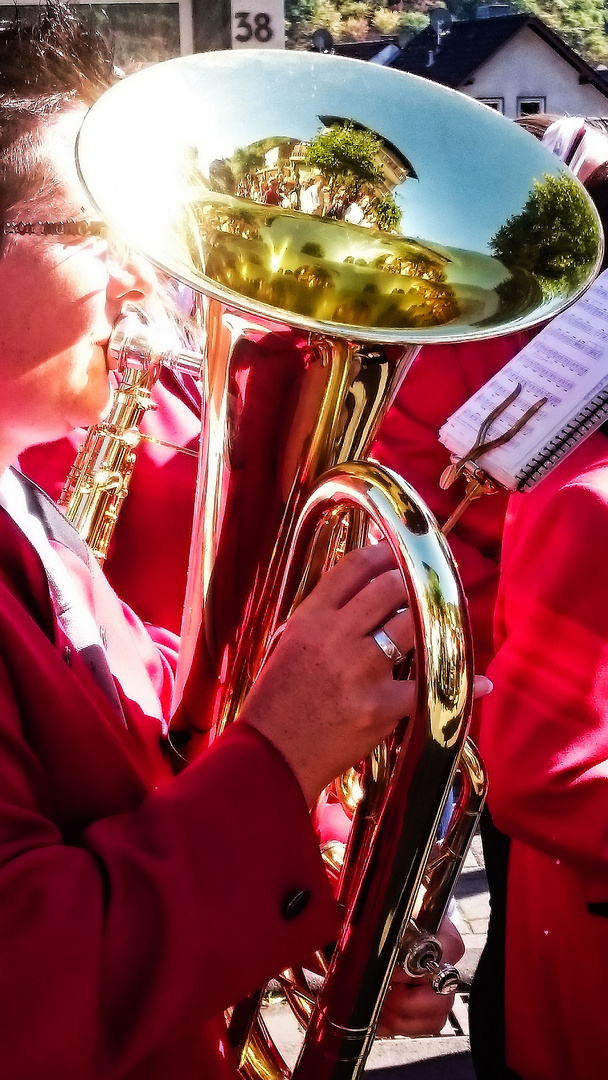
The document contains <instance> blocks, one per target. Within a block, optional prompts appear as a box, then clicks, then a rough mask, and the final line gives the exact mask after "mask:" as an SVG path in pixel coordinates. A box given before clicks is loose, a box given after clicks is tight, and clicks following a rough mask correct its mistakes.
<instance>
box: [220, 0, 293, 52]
mask: <svg viewBox="0 0 608 1080" xmlns="http://www.w3.org/2000/svg"><path fill="white" fill-rule="evenodd" d="M231 5H232V48H233V49H284V48H285V11H284V3H283V0H257V2H256V0H253V3H248V2H247V0H231Z"/></svg>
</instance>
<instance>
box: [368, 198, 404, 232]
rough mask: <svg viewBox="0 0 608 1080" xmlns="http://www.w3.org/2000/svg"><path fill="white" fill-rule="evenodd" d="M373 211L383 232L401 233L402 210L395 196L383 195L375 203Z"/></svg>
mask: <svg viewBox="0 0 608 1080" xmlns="http://www.w3.org/2000/svg"><path fill="white" fill-rule="evenodd" d="M373 210H374V214H375V217H376V225H377V226H378V228H379V229H382V230H383V232H399V227H400V225H401V210H400V209H399V207H398V206H397V203H396V202H395V197H394V195H382V196H381V197H380V198H379V199H377V200H376V202H375V203H374V206H373Z"/></svg>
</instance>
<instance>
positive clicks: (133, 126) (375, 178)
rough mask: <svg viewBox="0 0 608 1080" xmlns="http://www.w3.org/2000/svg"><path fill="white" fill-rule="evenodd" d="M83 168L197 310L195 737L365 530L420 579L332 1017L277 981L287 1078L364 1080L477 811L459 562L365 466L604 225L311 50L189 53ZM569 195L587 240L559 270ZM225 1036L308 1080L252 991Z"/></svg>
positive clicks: (435, 96) (596, 243) (125, 104)
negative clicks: (407, 716)
mask: <svg viewBox="0 0 608 1080" xmlns="http://www.w3.org/2000/svg"><path fill="white" fill-rule="evenodd" d="M78 167H79V170H80V174H81V177H82V179H83V182H84V184H85V187H86V188H87V190H88V193H89V196H90V198H91V200H92V202H93V204H94V205H95V206H96V207H97V209H98V210H99V212H100V213H101V215H102V216H103V217H104V218H105V220H106V221H107V222H108V224H109V225H110V226H111V228H112V229H114V230H115V231H116V233H117V234H118V235H119V236H120V237H121V239H122V240H124V241H126V242H127V243H128V244H129V245H130V246H131V247H132V248H133V249H135V250H136V251H138V252H140V253H141V254H143V255H145V256H146V257H147V258H148V259H150V260H151V261H152V262H153V263H154V264H156V265H157V266H158V267H159V268H161V269H162V270H163V271H164V272H165V273H168V274H170V275H172V276H173V277H175V278H177V279H178V280H179V281H181V282H183V283H185V284H186V285H188V286H189V287H190V288H191V289H193V290H195V292H196V294H197V302H196V312H195V317H196V320H197V322H198V326H199V331H200V335H201V351H202V352H203V353H204V356H205V362H204V365H203V371H202V380H203V398H204V402H205V409H204V417H203V437H202V440H201V442H202V452H201V457H200V466H199V485H198V487H199V494H198V497H197V507H196V511H195V522H194V528H193V541H192V550H191V570H190V576H189V584H188V592H187V598H186V609H185V614H184V623H183V634H182V652H181V656H180V669H179V673H178V692H177V698H176V710H177V712H176V716H177V718H178V719H179V720H180V721H182V722H184V723H185V724H189V725H190V726H191V727H192V728H193V729H195V730H203V731H204V732H205V733H207V737H208V738H209V739H213V738H215V737H217V735H218V734H219V733H221V731H222V730H223V729H224V728H225V726H226V724H228V723H230V722H231V721H232V720H233V719H234V718H235V717H236V716H237V715H238V712H239V708H240V706H241V703H242V701H243V699H244V697H245V695H246V694H247V692H248V690H249V688H250V686H251V685H252V682H253V681H254V680H255V678H256V677H257V675H258V674H259V672H260V669H261V667H262V666H263V664H264V662H265V660H266V658H267V656H268V654H269V651H270V650H271V649H272V648H273V645H274V643H275V642H276V640H277V637H278V635H280V633H281V628H282V626H283V624H284V622H285V620H286V619H287V618H288V616H289V614H290V612H291V611H292V610H293V609H294V607H295V606H296V605H297V604H298V603H299V602H300V601H301V599H302V598H303V597H304V596H305V595H306V594H307V592H308V591H309V590H310V589H311V588H312V587H313V586H314V584H315V582H316V581H317V580H318V578H319V576H320V575H321V574H322V573H323V572H324V571H325V570H326V569H327V567H328V566H330V565H331V564H332V563H333V562H334V561H335V560H336V559H337V558H339V557H340V555H341V554H342V553H343V552H345V551H347V550H349V549H350V548H352V547H354V546H357V545H360V544H363V543H365V542H366V540H367V538H368V534H369V530H370V523H371V524H373V526H374V527H375V528H377V529H379V530H380V532H381V533H382V534H383V535H384V536H385V537H386V539H387V540H388V542H389V544H390V546H391V548H392V550H393V551H394V553H395V555H396V557H397V559H398V562H399V565H400V567H401V569H402V572H403V574H404V577H405V581H406V584H407V587H408V592H409V595H410V601H411V605H412V609H413V614H414V622H415V639H416V653H415V665H416V667H415V675H416V680H417V693H418V707H417V711H416V715H415V716H414V717H412V718H411V720H410V721H409V723H407V724H405V722H404V723H403V724H402V725H401V730H399V731H398V732H397V733H396V734H395V736H393V738H391V739H390V740H388V742H387V743H386V744H385V745H384V746H382V747H380V748H378V750H377V752H376V753H375V754H374V755H373V757H372V758H371V759H370V760H369V761H368V762H366V763H365V765H364V766H363V767H362V771H360V772H357V773H355V774H354V775H353V776H351V777H350V778H343V781H342V782H341V784H340V785H339V786H340V789H341V797H342V799H343V802H344V804H345V805H346V806H349V805H351V806H354V805H355V804H356V809H355V810H354V815H353V824H352V828H351V833H350V838H349V842H348V845H347V852H346V856H345V859H344V862H343V864H342V865H341V868H340V866H339V863H340V862H341V860H340V859H338V860H337V863H336V860H335V859H334V856H335V852H334V851H332V852H328V853H327V856H328V862H332V861H333V863H334V864H335V873H336V875H339V884H338V885H337V888H338V895H339V899H340V902H341V904H342V906H343V908H344V912H345V915H344V923H343V929H342V933H341V936H340V940H339V941H338V943H337V945H336V947H335V948H334V950H333V953H332V954H331V955H330V956H326V955H322V956H319V958H318V962H319V965H320V966H321V967H322V969H323V970H324V971H325V973H326V975H325V979H324V982H323V985H322V987H321V990H320V991H319V994H318V997H317V998H316V1000H314V997H313V995H312V994H311V988H310V980H309V979H308V977H307V976H306V973H304V972H302V971H297V972H289V973H282V974H281V975H280V981H281V984H282V985H283V986H284V987H285V990H286V994H287V996H288V998H289V1000H290V1001H291V1002H292V1003H293V1005H294V1007H295V1010H296V1013H297V1015H298V1016H299V1018H301V1019H308V1021H309V1023H308V1032H307V1036H306V1038H305V1042H304V1046H303V1049H302V1053H301V1055H300V1058H299V1061H298V1063H297V1065H296V1066H295V1068H294V1070H293V1073H292V1074H291V1075H292V1076H293V1078H294V1080H295V1078H297V1080H329V1078H330V1077H331V1078H332V1080H352V1078H354V1077H357V1076H359V1075H360V1073H361V1071H362V1069H363V1066H364V1063H365V1059H366V1057H367V1054H368V1052H369V1048H370V1046H371V1043H372V1040H373V1037H374V1032H375V1028H376V1024H377V1020H378V1016H379V1012H380V1008H381V1005H382V1001H383V998H384V994H385V992H386V989H387V987H388V984H389V982H390V978H391V974H392V971H393V968H394V965H395V963H396V962H397V960H398V958H401V959H402V960H403V959H404V960H405V962H406V963H407V965H408V967H409V970H411V971H413V972H417V973H419V972H423V971H429V972H431V973H432V974H433V978H434V981H435V985H436V988H437V989H438V990H439V991H440V992H441V991H442V990H446V989H447V991H448V992H449V990H450V989H453V986H454V978H455V976H454V973H453V971H446V970H444V969H443V968H442V965H441V957H440V951H438V948H437V942H436V940H435V938H434V936H433V935H434V933H435V931H436V930H437V928H438V926H439V923H440V921H441V918H442V917H443V914H444V912H445V908H446V906H447V903H448V900H449V896H450V892H451V890H452V888H453V884H454V881H455V877H456V875H457V872H458V868H459V865H460V862H461V860H462V858H463V857H464V854H465V852H466V847H467V844H468V840H469V837H470V834H471V831H472V827H474V824H475V821H476V815H477V813H478V812H479V809H480V806H481V803H482V801H483V794H484V778H483V770H482V768H481V766H480V764H479V761H478V759H477V758H476V755H475V752H474V749H473V748H472V747H471V746H470V744H468V743H467V740H466V736H467V728H468V721H469V714H470V707H471V697H472V692H471V683H472V647H471V640H470V630H469V625H468V618H467V611H466V602H465V598H464V595H463V592H462V587H461V584H460V581H459V577H458V573H457V570H456V567H455V565H454V561H453V558H452V556H451V554H450V551H449V549H448V547H447V545H446V543H445V541H444V539H443V537H442V535H441V532H440V530H439V529H438V527H437V525H436V523H435V522H434V520H433V518H432V516H431V515H430V513H429V512H428V510H427V509H426V508H425V506H424V505H423V504H422V503H421V501H420V499H418V498H417V496H416V495H415V493H414V492H413V491H412V489H411V488H410V487H409V485H407V484H406V483H404V482H403V481H402V480H401V479H400V478H399V477H397V476H396V475H395V474H394V473H391V472H390V471H389V470H387V469H382V468H380V467H379V466H377V465H375V464H373V463H371V462H366V461H365V460H364V459H365V455H366V453H367V451H368V448H369V446H370V444H371V442H372V440H373V437H374V434H375V432H376V430H377V427H378V424H379V422H380V419H381V417H382V414H383V412H384V411H385V410H386V408H387V407H388V405H389V404H390V402H391V400H392V398H393V397H394V395H395V393H396V391H397V389H398V388H399V385H400V383H401V381H402V379H403V377H404V375H405V373H406V371H407V367H408V365H409V364H410V363H411V361H412V359H413V358H414V356H415V354H416V352H417V351H418V349H419V348H420V346H421V345H422V344H424V343H425V342H457V341H463V340H475V339H485V338H490V337H494V336H496V335H498V334H503V333H507V332H510V331H512V330H517V329H523V328H525V327H529V326H532V325H533V324H535V323H537V322H539V321H541V320H543V319H547V318H549V317H551V316H552V315H554V314H555V313H557V312H558V311H559V310H561V309H562V308H563V307H564V306H566V305H567V304H568V303H570V302H571V301H572V300H574V299H575V298H576V297H577V296H578V295H579V294H580V293H581V292H582V291H583V290H584V289H585V288H586V286H587V285H588V284H589V282H590V281H591V279H592V277H593V276H594V273H595V272H596V270H597V268H598V266H599V262H600V257H601V252H600V248H601V240H600V228H599V222H598V218H597V214H596V213H595V210H594V208H593V206H592V204H591V203H590V201H589V200H588V198H587V196H586V195H585V193H584V190H583V189H582V187H581V186H580V185H579V184H578V182H577V181H576V180H575V179H574V178H573V177H572V176H571V175H570V174H569V173H568V171H567V170H566V169H565V168H564V167H563V166H562V165H561V163H560V162H558V161H557V159H555V158H554V157H553V156H552V155H551V154H550V153H549V152H548V151H546V149H545V148H543V147H541V146H540V145H539V144H538V143H537V142H536V140H535V139H534V138H533V137H532V136H530V135H528V134H527V133H526V132H524V131H522V130H521V129H519V128H517V127H516V126H515V125H513V124H512V123H511V122H510V121H508V120H506V119H504V118H503V117H500V116H498V115H497V114H496V113H495V112H494V111H493V110H491V109H488V108H486V107H485V106H483V105H481V104H479V103H477V102H475V101H473V100H471V99H469V98H466V97H463V96H461V95H459V94H457V93H454V92H453V91H448V90H445V89H443V88H441V87H439V86H437V85H435V84H433V83H431V82H427V81H426V80H423V79H419V78H416V77H414V76H407V75H404V74H402V73H400V72H397V71H394V70H390V69H386V68H383V67H381V66H378V65H372V64H366V63H363V62H359V61H350V60H342V59H337V58H336V57H331V56H319V55H312V54H306V53H298V52H288V53H285V52H280V51H264V52H256V51H247V52H246V54H237V53H215V54H205V55H202V56H190V57H183V58H181V59H178V60H172V61H168V62H166V63H163V64H159V65H156V66H154V67H151V68H148V69H146V70H144V71H141V72H139V73H137V74H136V75H134V76H131V77H129V78H127V79H125V80H124V81H123V82H121V83H120V84H118V85H117V86H115V87H113V88H112V89H111V90H109V91H108V92H107V93H106V94H104V95H103V97H102V98H101V99H100V100H99V101H98V102H97V103H96V104H95V105H94V106H93V108H92V110H91V111H90V112H89V114H88V115H87V117H86V118H85V121H84V124H83V127H82V129H81V132H80V135H79V140H78ZM551 199H553V213H554V214H559V213H560V212H562V209H561V208H563V207H564V206H566V205H568V206H573V205H576V207H577V208H578V211H579V220H581V221H582V222H583V225H582V228H581V230H580V236H579V237H578V238H576V242H575V243H574V245H573V246H572V247H569V248H568V249H567V250H560V251H556V250H555V245H554V243H553V238H552V235H551V221H552V214H551V213H547V212H546V211H547V201H549V202H550V201H551ZM530 237H534V242H533V243H531V242H530ZM135 337H137V333H136V334H135ZM139 351H140V352H141V350H139ZM144 351H145V350H144ZM128 352H129V349H128V343H127V348H126V353H127V355H128ZM151 352H152V353H153V354H154V355H155V361H154V362H155V363H156V364H157V367H158V363H159V362H162V357H160V359H159V356H158V353H154V350H151ZM457 768H460V770H461V775H462V781H461V784H460V793H459V796H458V799H457V806H456V811H455V813H454V814H453V815H452V818H451V820H450V824H449V827H448V830H447V834H446V835H445V836H444V837H443V839H441V840H439V841H437V831H438V826H439V823H440V820H441V816H442V812H443V808H444V805H445V803H446V799H447V796H448V793H449V791H450V787H451V784H452V779H453V777H454V774H455V771H456V769H457ZM358 785H361V788H362V793H359V795H357V788H358ZM421 897H422V900H421ZM231 1033H232V1036H233V1042H234V1045H235V1049H236V1052H237V1057H238V1061H239V1066H240V1068H241V1071H242V1075H243V1077H257V1078H261V1077H267V1076H268V1077H276V1078H279V1077H286V1076H288V1075H290V1074H289V1072H288V1070H287V1068H286V1066H285V1065H284V1063H283V1062H282V1059H281V1058H280V1055H279V1053H278V1050H277V1049H276V1047H275V1046H274V1044H273V1043H272V1042H271V1040H270V1039H269V1037H268V1035H267V1032H266V1030H265V1028H264V1025H263V1023H262V1021H261V1019H260V1017H259V996H255V997H254V998H252V999H251V1001H248V1002H245V1003H240V1004H238V1005H235V1008H234V1010H233V1014H232V1022H231Z"/></svg>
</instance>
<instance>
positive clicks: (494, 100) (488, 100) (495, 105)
mask: <svg viewBox="0 0 608 1080" xmlns="http://www.w3.org/2000/svg"><path fill="white" fill-rule="evenodd" d="M477 100H478V101H481V103H482V105H489V107H490V108H491V109H496V112H499V113H504V111H505V99H504V98H501V97H480V98H477Z"/></svg>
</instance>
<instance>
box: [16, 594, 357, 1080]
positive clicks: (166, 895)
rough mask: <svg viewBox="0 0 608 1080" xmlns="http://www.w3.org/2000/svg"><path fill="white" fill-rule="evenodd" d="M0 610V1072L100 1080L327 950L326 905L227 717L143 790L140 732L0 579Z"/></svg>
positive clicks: (296, 820) (280, 774)
mask: <svg viewBox="0 0 608 1080" xmlns="http://www.w3.org/2000/svg"><path fill="white" fill-rule="evenodd" d="M0 615H1V618H0V653H1V655H2V658H3V660H2V664H1V665H0V942H1V943H2V946H1V947H2V963H1V964H0V1045H1V1046H2V1070H1V1071H2V1075H3V1076H6V1077H10V1078H11V1080H31V1077H34V1076H44V1077H45V1080H59V1078H61V1080H83V1078H85V1077H89V1076H93V1075H94V1076H95V1077H96V1078H100V1080H101V1078H103V1080H106V1078H108V1080H109V1078H113V1077H116V1076H122V1075H124V1074H125V1073H126V1072H127V1071H128V1070H129V1069H130V1068H134V1067H135V1066H136V1065H137V1064H138V1063H140V1062H142V1061H143V1060H144V1059H145V1057H146V1054H148V1053H151V1052H152V1051H153V1050H154V1049H155V1048H158V1046H163V1044H164V1043H167V1042H170V1041H171V1037H172V1033H173V1032H175V1031H176V1030H178V1029H179V1027H180V1025H182V1026H183V1024H184V1023H186V1024H188V1023H189V1024H191V1025H192V1024H194V1023H195V1022H196V1023H198V1024H200V1023H201V1022H202V1021H203V1020H204V1019H205V1018H208V1017H212V1016H214V1015H216V1014H217V1013H218V1012H221V1011H222V1010H223V1009H224V1008H225V1007H226V1006H228V1005H229V1004H231V1003H233V1002H235V1001H236V1000H238V999H240V998H241V997H242V996H244V995H245V994H247V993H249V992H251V991H253V990H254V989H255V988H257V987H258V986H259V985H261V984H262V983H263V982H264V981H266V980H267V979H268V978H269V977H270V976H271V975H272V974H274V973H276V972H277V971H279V970H281V968H283V967H284V966H286V965H287V964H291V963H297V962H299V961H301V960H302V959H304V958H305V957H306V956H307V955H308V954H310V952H311V951H312V950H314V949H315V948H317V947H319V946H320V945H321V944H323V943H326V942H327V941H328V940H332V938H333V937H334V936H335V934H336V933H337V921H336V920H337V915H336V909H335V905H334V902H333V899H332V896H331V891H330V889H329V886H328V884H327V881H326V879H325V875H324V871H323V868H322V864H321V861H320V858H319V853H318V847H317V845H316V841H315V837H314V833H313V830H312V828H311V825H310V821H309V816H308V813H307V809H306V805H305V801H304V798H303V796H302V793H301V790H300V788H299V785H298V784H297V782H296V780H295V778H294V776H293V774H292V773H291V772H290V770H289V769H288V768H287V766H286V765H285V763H284V761H283V759H282V758H281V757H280V756H279V755H278V754H277V752H276V751H275V750H274V749H273V747H272V746H271V745H270V744H269V743H268V742H267V741H266V740H265V739H263V738H262V737H261V736H260V735H259V734H258V733H257V732H255V731H254V730H253V729H251V728H249V726H248V725H246V724H236V725H234V726H233V727H232V729H231V730H230V731H229V732H228V733H227V734H226V735H225V736H223V737H222V738H221V739H219V740H218V741H217V743H216V744H215V745H214V746H213V747H212V748H211V750H210V751H208V752H207V753H206V754H205V755H203V757H202V758H201V759H199V760H198V761H197V762H196V763H194V764H193V765H191V766H189V767H188V768H187V769H186V770H185V771H184V772H183V773H182V774H181V775H180V776H179V777H177V778H175V779H170V780H167V781H166V782H162V779H161V780H159V779H158V777H160V774H161V771H162V770H161V768H160V767H157V766H156V765H155V764H154V761H153V760H152V759H153V757H154V754H156V757H160V754H159V750H158V736H159V734H160V728H159V726H158V722H157V721H153V723H152V726H153V728H154V725H156V727H157V729H158V734H157V735H155V736H154V737H153V738H150V737H148V742H147V745H146V746H144V745H143V744H142V743H141V739H140V729H141V727H142V724H143V720H142V719H141V718H138V717H137V716H135V718H134V722H133V729H132V731H130V730H129V727H130V718H128V720H129V726H128V727H125V725H124V723H123V722H122V721H121V720H120V718H118V717H117V716H116V715H114V714H113V713H112V712H111V711H110V710H109V708H106V706H105V703H104V702H103V698H102V695H101V694H100V693H99V692H98V690H97V687H96V686H94V685H91V686H89V685H88V684H87V682H86V678H85V677H84V676H82V677H81V676H80V674H79V672H78V670H76V669H70V667H69V666H68V665H67V664H66V662H65V660H64V657H63V655H62V653H61V652H60V650H58V649H57V648H56V647H55V646H54V645H53V644H52V642H50V641H49V640H48V638H47V637H46V636H45V635H44V634H43V633H41V631H40V630H39V629H38V627H36V626H35V624H34V623H33V622H32V620H31V618H29V617H28V616H27V615H26V614H25V612H24V608H23V606H22V605H21V604H19V603H18V602H17V601H15V599H14V598H13V597H12V596H10V595H8V594H7V590H5V589H4V588H2V590H1V591H0ZM32 673H33V674H32ZM148 726H150V725H148ZM154 745H155V746H156V751H155V750H154ZM146 755H148V756H149V757H150V759H151V761H152V763H151V764H149V762H148V760H147V757H146ZM155 770H156V773H157V781H156V782H159V784H160V786H158V787H157V788H156V789H155V790H150V791H149V792H148V793H146V791H145V786H146V784H147V783H148V781H147V779H146V777H147V776H148V775H151V774H152V773H153V772H154V771H155ZM100 806H106V807H107V806H117V807H121V806H124V807H125V809H124V810H119V811H118V812H110V813H108V812H107V811H106V813H105V814H104V813H103V811H100V809H99V807H100ZM294 893H303V894H304V896H305V897H306V898H307V899H308V902H307V904H306V905H305V907H304V909H303V910H302V911H301V913H300V914H298V915H297V917H296V918H293V919H290V918H289V917H288V916H286V911H287V909H286V907H285V905H286V903H287V901H288V900H289V898H290V897H291V896H293V894H294Z"/></svg>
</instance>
